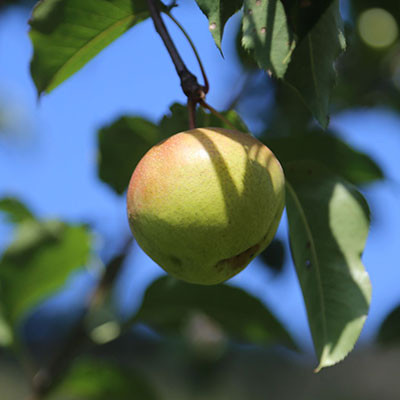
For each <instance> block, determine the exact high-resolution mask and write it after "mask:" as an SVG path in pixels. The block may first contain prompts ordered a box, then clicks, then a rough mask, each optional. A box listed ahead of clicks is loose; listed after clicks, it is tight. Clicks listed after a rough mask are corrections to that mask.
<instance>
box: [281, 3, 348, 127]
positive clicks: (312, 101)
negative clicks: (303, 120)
mask: <svg viewBox="0 0 400 400" xmlns="http://www.w3.org/2000/svg"><path fill="white" fill-rule="evenodd" d="M342 25H343V22H342V19H341V16H340V11H339V1H337V0H336V1H334V2H333V3H332V5H331V6H329V7H328V8H327V10H326V11H325V13H324V14H323V15H322V16H321V18H320V19H319V21H318V22H317V23H316V24H315V25H314V27H313V29H311V31H309V32H308V34H307V35H306V36H305V37H304V38H303V40H302V41H301V42H300V43H298V45H297V46H296V49H295V50H294V52H293V54H292V60H291V62H290V65H289V68H288V70H287V72H286V75H285V82H286V83H287V84H288V85H290V86H291V87H292V88H293V89H294V90H295V92H296V93H297V94H298V95H299V96H300V97H301V98H302V100H303V101H304V103H305V104H306V105H307V107H308V108H309V109H310V110H311V112H312V113H313V115H314V117H315V118H316V119H317V121H318V122H319V123H320V124H321V126H322V127H323V128H327V126H328V123H329V116H328V114H329V101H330V97H331V91H332V88H333V86H334V84H335V81H336V71H335V69H334V62H335V60H336V58H337V57H338V56H339V54H340V53H341V52H342V51H343V50H344V48H345V40H344V34H343V26H342Z"/></svg>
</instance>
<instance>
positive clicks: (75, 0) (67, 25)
mask: <svg viewBox="0 0 400 400" xmlns="http://www.w3.org/2000/svg"><path fill="white" fill-rule="evenodd" d="M147 17H148V12H147V6H146V1H144V0H135V1H132V0H85V1H82V0H45V1H40V2H39V3H38V4H37V6H36V7H35V9H34V11H33V15H32V19H31V21H30V25H31V28H32V29H31V31H30V37H31V40H32V43H33V48H34V53H33V59H32V63H31V74H32V77H33V80H34V81H35V84H36V88H37V91H38V93H39V94H40V93H42V92H44V91H45V92H50V91H51V90H53V89H54V88H55V87H57V86H58V85H59V84H60V83H62V82H64V81H65V80H66V79H67V78H69V77H70V76H71V75H73V74H74V73H75V72H76V71H78V70H79V69H80V68H82V67H83V66H84V65H85V64H86V63H87V62H88V61H90V60H91V59H92V58H93V57H94V56H95V55H97V54H98V53H99V52H100V51H101V50H103V49H104V48H105V47H106V46H108V45H109V44H110V43H111V42H112V41H114V40H115V39H117V38H118V37H119V36H121V35H122V34H123V33H124V32H125V31H127V30H128V29H129V28H130V27H132V26H133V25H135V24H137V23H138V22H140V21H142V20H143V19H145V18H147Z"/></svg>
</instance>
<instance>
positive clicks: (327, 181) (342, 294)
mask: <svg viewBox="0 0 400 400" xmlns="http://www.w3.org/2000/svg"><path fill="white" fill-rule="evenodd" d="M286 177H287V196H286V197H287V203H286V205H287V214H288V220H289V232H290V244H291V251H292V256H293V260H294V263H295V266H296V272H297V276H298V279H299V281H300V285H301V289H302V292H303V297H304V301H305V305H306V309H307V315H308V322H309V325H310V329H311V334H312V338H313V342H314V347H315V350H316V353H317V357H318V360H319V365H318V367H317V370H320V369H321V368H323V367H327V366H330V365H333V364H336V363H337V362H339V361H341V360H342V359H343V358H344V357H345V356H346V355H347V354H348V353H349V352H350V351H351V350H352V348H353V347H354V344H355V343H356V341H357V339H358V337H359V335H360V332H361V329H362V327H363V325H364V322H365V319H366V317H367V314H368V309H369V303H370V300H371V285H370V281H369V278H368V274H367V272H366V271H365V269H364V266H363V264H362V262H361V259H360V258H361V254H362V252H363V250H364V246H365V242H366V239H367V234H368V228H369V212H368V205H367V204H366V202H365V200H364V198H363V197H362V195H361V194H360V193H359V192H358V191H357V190H356V189H355V188H354V186H352V185H351V184H349V183H347V182H346V181H344V180H343V179H341V178H339V177H338V176H336V175H334V174H333V173H331V172H330V171H329V170H328V169H327V168H325V167H324V166H323V165H322V164H319V163H315V162H310V161H309V162H306V161H304V162H293V163H292V164H291V165H290V166H288V168H287V169H286Z"/></svg>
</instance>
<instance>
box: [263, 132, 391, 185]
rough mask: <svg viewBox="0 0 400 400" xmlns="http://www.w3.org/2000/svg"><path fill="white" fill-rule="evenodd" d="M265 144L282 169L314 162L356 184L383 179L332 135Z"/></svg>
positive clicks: (312, 134)
mask: <svg viewBox="0 0 400 400" xmlns="http://www.w3.org/2000/svg"><path fill="white" fill-rule="evenodd" d="M265 143H266V144H267V146H268V147H270V149H271V150H272V151H273V152H274V153H275V155H276V156H277V157H278V159H279V160H280V161H281V162H282V164H284V166H285V164H287V163H290V162H291V161H297V160H315V161H318V162H321V163H322V164H325V165H326V166H327V167H329V169H331V170H332V171H333V172H334V173H335V174H337V175H340V176H341V177H343V178H344V179H346V180H348V181H349V182H351V183H354V184H356V185H360V184H366V183H371V182H373V181H375V180H379V179H383V172H382V170H381V169H380V167H379V166H378V165H377V164H376V163H375V162H374V161H373V160H372V159H371V158H370V157H368V156H367V155H366V154H364V153H361V152H359V151H357V150H355V149H353V148H352V147H350V146H349V145H348V144H347V143H345V142H343V141H342V140H340V139H339V138H338V137H336V136H334V135H333V134H329V133H322V132H318V131H315V132H310V133H306V134H302V135H301V134H300V135H296V136H291V137H285V138H279V139H270V140H266V141H265Z"/></svg>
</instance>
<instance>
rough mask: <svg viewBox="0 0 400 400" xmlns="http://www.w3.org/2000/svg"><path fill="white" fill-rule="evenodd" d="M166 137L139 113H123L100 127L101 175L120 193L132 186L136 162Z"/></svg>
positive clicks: (101, 177) (103, 179) (102, 178)
mask: <svg viewBox="0 0 400 400" xmlns="http://www.w3.org/2000/svg"><path fill="white" fill-rule="evenodd" d="M163 138H164V137H163V136H162V134H161V131H160V130H159V129H158V127H157V126H156V125H154V124H152V123H151V122H149V121H146V120H145V119H143V118H139V117H122V118H120V119H118V120H117V121H115V122H113V123H112V124H111V125H110V126H107V127H104V128H102V129H101V130H100V131H99V137H98V141H99V176H100V179H101V180H102V181H104V182H106V183H108V184H109V185H110V186H111V187H112V188H113V189H114V190H115V191H116V192H117V193H118V194H122V193H123V192H124V191H125V189H126V188H127V186H128V183H129V179H130V177H131V175H132V173H133V170H134V169H135V167H136V164H137V163H138V162H139V161H140V159H141V158H142V157H143V156H144V154H145V153H146V152H147V150H149V149H150V147H152V146H154V145H155V144H156V143H158V142H159V141H160V140H162V139H163Z"/></svg>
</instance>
